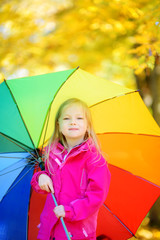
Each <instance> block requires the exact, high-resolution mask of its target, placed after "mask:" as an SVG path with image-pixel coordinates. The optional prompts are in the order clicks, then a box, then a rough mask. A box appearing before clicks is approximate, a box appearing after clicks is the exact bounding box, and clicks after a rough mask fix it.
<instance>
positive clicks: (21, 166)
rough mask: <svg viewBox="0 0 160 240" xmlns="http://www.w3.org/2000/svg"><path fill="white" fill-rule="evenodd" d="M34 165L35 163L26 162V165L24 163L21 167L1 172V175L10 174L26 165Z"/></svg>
mask: <svg viewBox="0 0 160 240" xmlns="http://www.w3.org/2000/svg"><path fill="white" fill-rule="evenodd" d="M35 164H36V163H35ZM32 165H33V164H32V163H28V164H24V165H22V166H20V167H17V168H14V169H12V170H10V171H8V172H5V173H2V174H0V177H1V176H3V175H6V174H8V173H11V172H14V171H16V170H18V169H20V168H23V167H25V166H32ZM6 169H7V168H6ZM2 171H3V170H2ZM2 171H0V172H2Z"/></svg>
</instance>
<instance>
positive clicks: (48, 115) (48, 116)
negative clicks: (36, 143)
mask: <svg viewBox="0 0 160 240" xmlns="http://www.w3.org/2000/svg"><path fill="white" fill-rule="evenodd" d="M50 112H51V105H50V107H49V111H48V114H47V124H46V128H45V133H44V138H43V143H42V152H43V146H44V142H45V137H46V133H47V128H48V123H49V118H50Z"/></svg>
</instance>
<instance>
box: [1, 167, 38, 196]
mask: <svg viewBox="0 0 160 240" xmlns="http://www.w3.org/2000/svg"><path fill="white" fill-rule="evenodd" d="M35 165H36V164H33V165H32V166H31V167H30V169H29V170H28V171H27V172H26V173H25V174H24V175H23V176H22V177H21V178H20V179H19V180H18V181H17V182H16V183H15V184H14V185H13V186H12V187H11V188H10V189H9V190H8V191H7V192H6V193H5V195H4V196H3V198H4V197H5V196H6V195H7V194H8V193H9V192H10V191H11V190H12V189H13V188H14V187H15V186H16V185H17V184H18V183H19V182H20V181H21V180H22V179H23V178H24V177H25V176H26V175H27V174H28V173H29V172H30V171H31V170H32V168H33V167H34V166H35Z"/></svg>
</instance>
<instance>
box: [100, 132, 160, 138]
mask: <svg viewBox="0 0 160 240" xmlns="http://www.w3.org/2000/svg"><path fill="white" fill-rule="evenodd" d="M96 134H97V135H104V134H131V135H140V136H146V137H160V135H151V134H146V133H132V132H104V133H96Z"/></svg>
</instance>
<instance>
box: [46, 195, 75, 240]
mask: <svg viewBox="0 0 160 240" xmlns="http://www.w3.org/2000/svg"><path fill="white" fill-rule="evenodd" d="M51 194H52V198H53V201H54V203H55V205H56V207H57V206H58V204H57V201H56V198H55V196H54V194H53V193H51ZM60 220H61V223H62V226H63V228H64V231H65V234H66V236H67V239H68V240H71V238H70V235H69V232H68V230H67V228H66V225H65V223H64V220H63V217H60Z"/></svg>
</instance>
